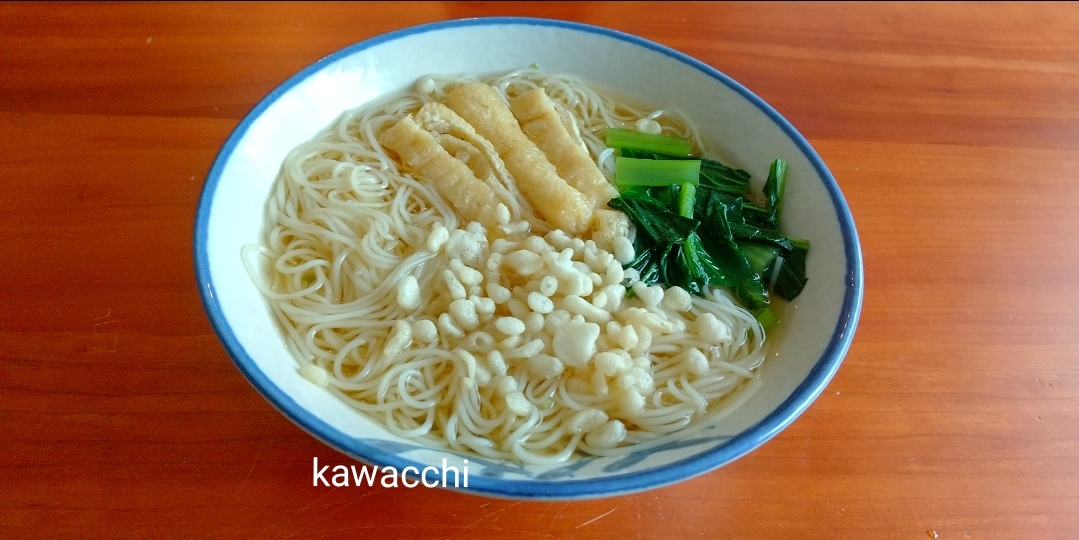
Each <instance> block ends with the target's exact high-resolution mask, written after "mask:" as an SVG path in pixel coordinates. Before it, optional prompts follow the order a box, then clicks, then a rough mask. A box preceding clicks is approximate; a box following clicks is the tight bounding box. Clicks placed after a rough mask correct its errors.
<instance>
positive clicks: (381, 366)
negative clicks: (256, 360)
mask: <svg viewBox="0 0 1079 540" xmlns="http://www.w3.org/2000/svg"><path fill="white" fill-rule="evenodd" d="M475 80H476V79H472V78H465V77H455V76H432V77H429V78H425V79H422V80H420V81H419V82H418V83H417V85H416V87H415V88H414V89H410V90H409V91H407V92H404V93H402V94H398V95H395V96H392V97H390V98H387V99H383V100H380V101H378V102H376V103H372V104H368V105H364V106H362V107H360V108H357V109H354V110H351V111H346V112H344V113H343V114H341V116H340V117H339V118H338V119H337V120H336V121H335V122H334V123H333V124H332V125H330V126H329V127H328V128H326V129H325V130H324V131H322V132H320V133H319V134H318V135H316V136H315V137H314V138H313V139H312V140H311V141H309V142H306V143H304V144H301V145H300V146H298V147H296V148H295V149H294V150H293V151H292V152H290V153H289V155H288V156H287V157H286V158H285V161H284V164H283V165H282V168H281V173H280V176H279V178H278V179H277V182H276V184H275V186H274V189H273V192H272V194H271V197H270V199H269V202H268V205H267V215H266V223H267V224H268V227H267V229H268V230H267V232H266V234H265V236H264V244H263V245H261V246H253V245H252V246H245V247H244V248H243V250H242V252H241V258H242V260H243V264H244V265H245V267H246V268H247V271H248V273H249V274H250V275H251V276H252V278H253V280H254V282H255V285H256V286H257V287H258V289H259V291H260V292H261V293H262V294H263V295H264V296H265V297H266V298H267V300H268V301H269V303H270V307H271V312H272V313H273V316H274V318H275V319H276V320H277V322H278V323H279V324H280V326H281V328H282V329H283V336H284V339H285V343H286V345H287V347H288V349H289V350H290V351H292V353H293V355H294V356H295V357H296V359H297V361H298V362H299V364H300V366H301V367H302V366H308V365H315V366H318V367H320V368H322V369H324V370H325V371H326V372H327V374H328V375H329V383H328V388H329V390H330V391H331V392H332V393H334V394H335V395H337V396H338V397H339V398H341V399H342V400H343V401H344V402H345V403H347V404H348V405H350V406H351V407H353V408H355V409H356V410H358V411H361V412H363V413H365V414H367V415H369V416H370V417H371V418H373V419H377V420H379V421H381V422H382V423H383V424H384V425H385V426H386V428H387V429H388V430H389V431H390V432H391V433H394V434H396V435H399V436H401V437H408V438H412V439H416V440H419V441H422V442H423V443H426V444H429V445H432V446H435V447H439V448H451V449H454V450H458V451H465V452H473V453H476V454H479V455H482V456H485V457H488V458H492V459H506V460H514V461H520V462H525V463H539V464H544V463H557V462H560V461H565V460H567V459H570V458H571V457H572V456H574V455H575V453H576V452H584V453H589V454H593V455H599V456H615V455H621V454H625V453H628V452H632V451H638V450H644V449H648V448H654V447H657V446H660V445H662V444H665V443H667V442H671V441H675V440H679V439H683V438H685V437H689V436H691V435H693V434H695V433H699V432H700V431H701V430H704V429H706V428H708V427H710V426H713V425H715V424H716V423H717V422H719V421H720V420H722V419H723V418H724V417H726V416H728V415H729V414H731V412H732V411H733V410H734V408H736V407H737V406H738V405H740V404H741V403H743V402H744V401H745V400H746V399H748V398H749V396H750V395H751V394H752V393H753V392H754V391H756V389H757V388H758V387H759V386H760V382H759V380H758V379H757V378H756V375H755V372H754V370H756V368H757V367H758V366H760V364H761V362H763V360H764V355H765V349H764V339H763V337H764V332H763V329H762V328H761V327H760V325H759V324H758V323H757V321H756V320H755V319H754V318H753V316H752V315H751V314H749V313H748V312H746V311H745V310H744V309H742V308H740V307H738V306H737V305H736V304H735V303H734V302H733V301H732V300H731V298H730V296H729V294H728V293H726V292H725V291H721V290H706V291H705V294H704V297H695V298H694V299H693V303H692V308H691V310H690V312H689V313H687V314H686V315H685V316H684V317H683V320H684V322H685V323H686V324H685V326H686V328H687V331H682V332H673V333H669V334H666V335H658V336H657V338H656V340H655V341H654V342H653V345H652V348H651V349H650V350H649V351H648V354H647V358H648V360H649V362H650V364H651V366H652V368H651V375H652V377H653V384H654V389H653V390H651V391H650V392H649V393H648V395H647V396H645V397H646V399H645V404H644V408H643V409H642V410H639V411H636V412H627V411H626V410H624V407H623V406H622V402H621V401H620V396H622V391H621V390H620V389H619V388H618V386H617V385H618V382H617V381H616V380H615V379H614V378H609V379H608V381H607V384H608V385H609V390H608V391H607V392H606V393H603V392H597V391H596V389H595V388H594V387H593V384H592V382H590V381H591V379H589V375H590V371H589V369H588V368H581V369H574V368H572V367H566V370H565V372H564V373H563V374H562V375H561V376H558V377H556V378H553V379H543V378H538V377H536V376H535V375H532V374H531V373H530V372H529V371H528V368H527V359H524V358H508V359H507V360H506V369H507V372H506V374H507V375H508V376H509V377H512V378H513V379H514V380H515V381H516V383H517V387H518V388H520V389H521V391H522V395H523V396H524V398H525V399H527V400H528V402H529V403H531V404H532V407H531V413H530V414H528V415H517V414H514V413H512V412H511V411H510V409H509V408H508V407H507V406H506V403H505V398H504V397H502V396H501V395H500V394H499V393H498V392H496V391H495V390H494V387H493V386H486V387H478V386H477V380H478V379H477V378H475V377H478V375H474V376H471V377H470V376H469V374H470V370H472V371H474V370H475V369H476V367H475V366H470V365H469V363H468V362H464V361H462V356H461V355H460V354H457V353H455V352H454V351H455V350H464V351H469V352H470V353H471V354H472V356H474V357H475V358H476V359H478V360H479V361H480V364H482V365H481V366H480V368H481V369H484V370H487V371H488V375H489V376H491V377H497V374H492V373H490V372H489V370H490V369H491V368H489V366H488V365H487V364H484V363H483V359H484V358H486V357H487V355H488V354H489V353H490V352H491V351H492V350H495V349H501V350H506V349H505V347H504V346H503V345H502V344H500V341H501V340H502V339H504V336H502V335H501V334H496V333H494V331H493V330H488V331H483V332H476V333H469V334H468V335H467V336H466V337H463V338H456V337H453V336H451V335H447V334H446V333H445V332H442V331H440V332H439V338H438V339H437V340H436V341H435V342H434V343H431V344H426V343H421V342H419V341H418V340H415V339H413V340H412V342H411V343H410V344H409V345H408V346H407V347H406V348H405V350H403V351H402V352H401V353H400V354H398V355H396V356H395V357H392V358H387V357H386V355H384V354H383V351H384V349H386V347H387V345H388V343H389V342H390V339H391V333H392V332H393V328H394V325H395V323H396V322H397V321H400V320H404V321H408V322H410V323H413V322H415V321H417V320H419V319H428V320H430V321H432V322H436V321H437V320H438V315H439V314H441V313H444V312H446V311H447V308H448V305H449V302H448V299H447V298H446V296H445V295H444V294H442V293H440V292H439V291H440V290H442V289H440V287H441V288H444V286H443V285H442V284H441V282H440V280H441V279H442V278H441V277H440V276H442V274H443V272H444V270H446V269H447V268H448V265H449V258H448V257H447V255H446V254H445V252H444V251H442V252H439V253H437V254H434V253H431V252H429V251H427V244H426V242H427V239H428V236H429V235H430V234H431V232H432V230H434V229H435V227H436V226H442V227H445V228H446V229H447V230H449V231H454V230H457V229H459V227H462V228H463V225H464V223H463V220H462V219H461V218H460V217H459V216H458V215H457V214H456V213H455V211H454V210H453V209H452V207H451V205H450V204H449V203H448V202H447V201H446V200H445V199H444V198H443V197H442V195H441V194H439V193H438V191H437V190H436V189H435V188H433V187H432V186H431V185H430V184H428V183H427V182H424V181H421V180H418V179H417V178H414V177H413V176H412V175H411V173H410V172H408V170H407V168H406V167H404V166H402V165H401V164H400V163H398V162H397V161H396V160H395V158H393V157H391V155H390V154H388V153H387V152H386V150H384V149H383V148H382V146H381V144H380V143H379V141H378V134H379V133H380V132H381V131H382V130H383V129H385V128H387V127H389V126H392V125H393V124H394V123H396V122H397V121H398V120H399V119H401V118H403V117H404V116H406V115H408V114H412V113H415V112H416V111H417V110H418V109H419V108H420V107H421V106H422V105H423V104H424V103H428V102H431V101H441V100H443V99H444V98H445V97H446V95H447V94H448V92H450V91H451V90H452V89H453V87H455V86H457V85H459V84H462V83H465V82H473V81H475ZM482 80H484V81H485V82H487V83H489V84H491V85H492V86H494V87H495V88H496V89H498V90H499V91H500V92H501V94H502V95H503V97H504V98H505V99H507V100H508V99H509V98H511V97H513V96H515V95H517V94H519V93H521V92H523V91H526V90H528V89H531V88H537V87H542V88H544V89H545V90H546V93H547V94H548V95H549V96H550V97H551V98H552V99H553V100H554V101H555V103H556V108H557V110H558V111H559V114H560V116H561V118H562V121H563V123H564V124H565V125H566V127H567V128H568V130H569V132H570V133H571V135H572V136H573V137H574V139H575V140H576V141H577V143H578V144H579V145H580V146H581V147H583V148H585V149H586V150H587V151H588V152H589V153H590V155H591V156H592V158H593V159H594V160H595V161H596V162H597V164H598V165H599V167H600V170H601V171H603V172H604V174H606V175H608V177H610V176H611V175H612V174H613V167H614V155H613V151H612V150H611V149H608V148H607V147H606V146H605V145H604V144H603V137H604V134H605V132H606V130H607V129H608V127H612V126H614V127H622V128H631V129H632V128H633V126H634V125H635V124H636V122H637V121H638V120H641V119H649V120H654V121H656V122H658V123H659V125H660V127H661V131H662V133H664V134H668V135H676V136H682V137H688V138H690V139H691V141H692V143H693V146H694V148H695V149H696V150H697V151H702V150H703V146H704V145H703V141H702V139H701V136H700V134H699V133H698V132H697V130H696V129H695V128H694V127H693V126H692V124H691V123H690V122H689V121H688V120H687V119H686V118H684V117H683V116H682V115H681V114H679V113H678V112H676V111H671V110H665V109H661V110H648V109H646V108H644V107H639V106H631V105H629V104H627V103H625V102H623V101H618V100H616V99H614V98H612V97H610V96H609V95H607V94H605V93H600V92H597V91H596V90H594V89H593V88H591V87H589V86H588V85H586V84H584V83H583V82H582V81H580V80H579V79H577V78H575V77H572V76H567V75H557V74H556V75H550V74H543V73H541V72H539V71H536V70H531V69H526V70H519V71H515V72H512V73H508V74H504V75H499V76H496V77H491V78H486V79H482ZM454 144H461V145H466V146H463V147H462V148H465V149H466V150H467V149H468V148H471V149H473V150H475V151H476V152H477V155H482V156H484V158H485V159H486V160H487V162H488V163H487V164H488V168H489V170H490V171H492V172H491V175H490V176H488V177H486V178H483V180H484V181H485V182H486V183H487V184H488V185H489V186H490V187H491V188H492V190H493V191H494V193H495V195H496V198H497V201H496V202H501V203H502V204H505V205H506V207H507V209H508V210H509V211H510V213H511V215H512V218H513V219H514V220H521V221H525V222H527V223H529V226H530V228H531V234H538V233H543V232H545V231H546V230H547V226H546V224H545V223H543V222H542V221H541V220H539V219H538V218H537V217H536V215H535V213H534V211H533V209H532V208H531V207H530V205H529V204H528V202H527V201H526V200H524V198H523V197H521V195H520V194H519V193H518V192H517V191H516V190H515V189H514V187H513V178H512V177H511V176H510V175H509V173H508V172H506V169H505V167H504V165H503V164H502V163H501V160H500V158H499V157H498V156H497V154H493V147H490V143H488V142H487V141H486V140H482V137H479V138H478V139H474V140H467V141H463V140H459V142H455V143H454ZM492 204H495V202H492ZM459 224H460V225H459ZM487 234H488V237H487V238H486V240H485V242H484V245H485V246H489V245H490V243H492V242H494V241H495V240H496V238H497V237H500V236H499V235H500V234H505V235H512V234H511V233H500V232H498V231H494V230H492V231H487ZM520 234H524V235H527V234H529V233H527V232H524V233H520ZM406 276H412V277H414V278H416V280H417V282H418V285H419V288H420V291H421V307H420V308H419V309H418V310H415V311H406V310H404V309H403V308H401V307H400V306H399V305H398V303H397V301H396V297H395V295H396V292H397V290H396V288H397V285H398V284H399V282H401V281H402V280H403V279H404V278H405V277H406ZM480 295H481V296H482V295H483V293H482V291H481V292H480ZM499 309H500V310H504V309H505V307H504V306H501V307H500V308H499ZM500 313H502V312H501V311H500ZM705 313H711V314H712V315H713V316H714V317H715V318H716V319H717V320H718V321H720V322H722V323H723V324H725V325H727V326H728V327H729V328H731V333H732V340H731V342H730V343H709V342H706V341H703V340H701V339H700V338H699V337H698V336H697V335H696V334H693V333H691V332H689V330H688V329H689V328H693V327H694V326H693V325H694V324H695V323H694V322H693V321H695V320H696V319H698V318H699V317H700V316H702V315H703V314H705ZM679 316H681V315H679ZM481 330H482V329H481ZM541 333H542V331H541ZM534 338H535V336H534V335H532V334H531V333H530V332H526V335H524V336H523V337H522V340H521V341H520V342H521V343H528V342H529V341H530V340H532V339H534ZM545 339H546V341H544V344H545V348H544V351H545V352H549V351H550V343H549V342H550V339H549V336H548V338H545ZM689 348H697V349H699V350H702V351H704V352H705V354H707V355H708V361H709V370H708V372H707V373H705V374H704V375H700V376H695V375H692V374H690V373H688V372H687V371H686V368H685V367H684V366H683V364H682V363H681V361H680V358H681V356H680V355H683V353H684V351H686V350H688V349H689ZM485 366H487V367H485ZM586 409H598V410H600V411H604V412H605V413H606V415H607V416H608V417H609V418H611V419H618V420H620V421H621V422H623V424H624V426H625V428H626V436H625V439H624V440H623V441H622V442H621V444H619V445H617V446H616V447H614V448H600V447H595V446H593V445H590V444H588V442H587V440H586V439H587V438H586V437H585V435H584V434H583V433H575V432H574V431H573V430H571V429H569V427H568V426H569V422H570V421H571V419H572V418H573V417H574V415H575V414H576V413H577V411H582V410H586Z"/></svg>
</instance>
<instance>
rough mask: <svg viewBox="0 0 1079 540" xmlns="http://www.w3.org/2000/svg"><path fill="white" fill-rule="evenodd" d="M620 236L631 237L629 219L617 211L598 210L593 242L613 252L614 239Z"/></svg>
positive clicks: (593, 228)
mask: <svg viewBox="0 0 1079 540" xmlns="http://www.w3.org/2000/svg"><path fill="white" fill-rule="evenodd" d="M608 200H610V199H608ZM619 236H629V217H628V216H626V215H625V214H623V213H622V212H619V211H617V210H608V209H606V208H597V209H596V221H595V223H594V224H593V225H592V240H593V241H594V242H595V243H596V245H597V246H599V247H601V248H603V249H605V250H607V251H611V252H613V251H614V239H615V238H617V237H619Z"/></svg>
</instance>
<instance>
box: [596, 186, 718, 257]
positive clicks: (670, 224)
mask: <svg viewBox="0 0 1079 540" xmlns="http://www.w3.org/2000/svg"><path fill="white" fill-rule="evenodd" d="M607 205H608V206H610V207H611V208H614V209H615V210H621V211H623V212H625V213H626V215H627V216H629V219H630V221H632V222H633V224H634V225H636V226H637V230H638V231H642V232H644V233H645V234H646V235H648V236H649V237H650V238H651V239H652V241H653V242H656V243H659V244H664V245H666V244H681V243H683V242H685V241H686V238H687V237H688V236H689V235H690V233H692V232H693V231H694V230H695V229H696V228H697V226H698V225H700V222H699V221H696V220H694V219H690V218H685V217H682V216H680V215H678V214H675V213H674V212H671V211H669V210H667V208H666V207H665V206H664V205H663V203H661V202H659V201H657V200H655V199H652V198H644V197H641V198H637V197H633V198H627V197H617V198H614V199H611V200H610V202H608V203H607ZM638 236H639V235H638Z"/></svg>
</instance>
